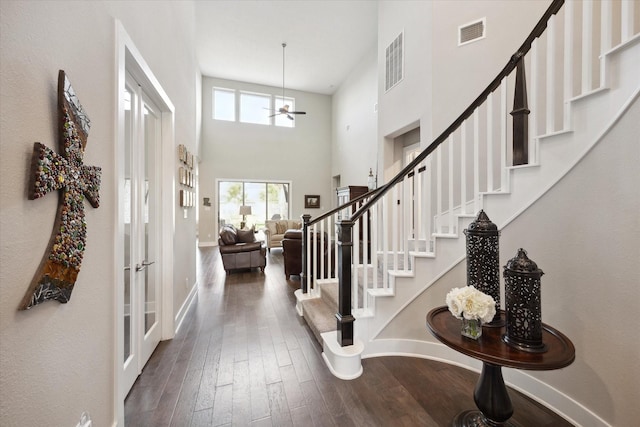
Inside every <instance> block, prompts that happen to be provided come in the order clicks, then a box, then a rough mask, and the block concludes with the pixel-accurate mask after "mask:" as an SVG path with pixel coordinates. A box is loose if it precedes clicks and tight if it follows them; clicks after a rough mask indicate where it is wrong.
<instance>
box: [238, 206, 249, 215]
mask: <svg viewBox="0 0 640 427" xmlns="http://www.w3.org/2000/svg"><path fill="white" fill-rule="evenodd" d="M240 215H251V206H245V205H242V206H240Z"/></svg>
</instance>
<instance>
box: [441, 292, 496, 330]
mask: <svg viewBox="0 0 640 427" xmlns="http://www.w3.org/2000/svg"><path fill="white" fill-rule="evenodd" d="M446 302H447V306H448V307H449V311H450V312H451V314H453V315H454V316H455V317H456V318H457V319H462V318H463V317H464V318H465V319H467V320H470V319H476V320H477V319H480V320H482V322H483V323H489V322H491V321H492V320H493V316H495V314H496V302H495V301H494V300H493V298H492V297H491V296H489V295H487V294H485V293H483V292H481V291H479V290H477V289H476V288H474V287H473V286H465V287H464V288H453V289H451V291H449V293H448V294H447V298H446Z"/></svg>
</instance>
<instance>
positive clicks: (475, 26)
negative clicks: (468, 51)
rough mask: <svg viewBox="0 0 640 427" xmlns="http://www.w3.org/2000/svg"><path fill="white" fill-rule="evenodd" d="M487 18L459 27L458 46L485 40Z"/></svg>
mask: <svg viewBox="0 0 640 427" xmlns="http://www.w3.org/2000/svg"><path fill="white" fill-rule="evenodd" d="M486 28H487V18H482V19H479V20H477V21H475V22H471V23H469V24H466V25H461V26H460V27H458V46H462V45H463V44H467V43H471V42H475V41H478V40H481V39H483V38H485V36H486Z"/></svg>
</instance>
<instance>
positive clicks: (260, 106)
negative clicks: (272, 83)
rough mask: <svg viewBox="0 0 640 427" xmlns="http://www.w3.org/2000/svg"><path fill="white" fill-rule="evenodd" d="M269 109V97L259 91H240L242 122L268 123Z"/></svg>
mask: <svg viewBox="0 0 640 427" xmlns="http://www.w3.org/2000/svg"><path fill="white" fill-rule="evenodd" d="M270 110H271V97H270V96H269V95H263V94H260V93H248V92H241V93H240V121H241V122H242V123H255V124H258V125H269V124H271V120H270V118H269V111H270Z"/></svg>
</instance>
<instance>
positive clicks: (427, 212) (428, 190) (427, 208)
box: [418, 156, 433, 251]
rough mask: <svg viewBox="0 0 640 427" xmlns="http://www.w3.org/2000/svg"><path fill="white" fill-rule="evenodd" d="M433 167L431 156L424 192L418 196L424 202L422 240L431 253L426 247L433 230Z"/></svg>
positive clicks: (428, 160)
mask: <svg viewBox="0 0 640 427" xmlns="http://www.w3.org/2000/svg"><path fill="white" fill-rule="evenodd" d="M432 165H433V156H429V157H427V160H426V162H425V166H426V169H425V171H424V173H423V174H422V180H421V183H422V184H421V185H422V188H423V189H424V190H422V191H419V192H418V194H420V195H421V196H420V198H421V200H422V203H421V206H422V212H421V214H420V222H421V223H422V222H423V221H424V224H423V226H422V231H421V236H422V238H424V241H425V251H429V248H428V246H426V245H428V242H429V236H430V235H431V230H432V228H431V218H433V203H432V202H431V200H432V192H433V179H432V178H431V177H432V176H433V174H432V170H433V166H432ZM423 192H424V196H422V193H423Z"/></svg>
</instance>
